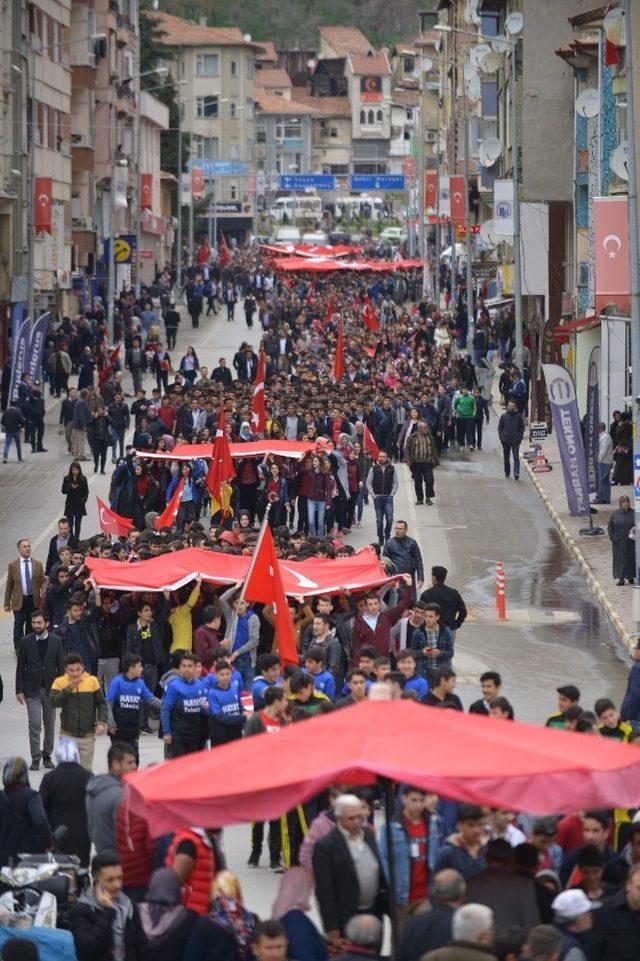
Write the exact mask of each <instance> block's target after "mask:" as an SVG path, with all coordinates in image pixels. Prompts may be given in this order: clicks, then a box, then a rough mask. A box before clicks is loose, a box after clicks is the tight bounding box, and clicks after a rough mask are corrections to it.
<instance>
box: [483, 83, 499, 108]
mask: <svg viewBox="0 0 640 961" xmlns="http://www.w3.org/2000/svg"><path fill="white" fill-rule="evenodd" d="M480 91H481V104H482V108H481V109H482V116H483V117H497V116H498V84H497V81H495V80H491V81H490V82H485V83H481V84H480Z"/></svg>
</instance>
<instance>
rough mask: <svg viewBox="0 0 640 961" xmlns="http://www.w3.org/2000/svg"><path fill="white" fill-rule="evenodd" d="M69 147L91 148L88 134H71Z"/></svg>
mask: <svg viewBox="0 0 640 961" xmlns="http://www.w3.org/2000/svg"><path fill="white" fill-rule="evenodd" d="M71 146H72V147H91V146H93V144H92V143H91V137H90V136H89V134H88V133H72V134H71Z"/></svg>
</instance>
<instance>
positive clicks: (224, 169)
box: [190, 159, 249, 177]
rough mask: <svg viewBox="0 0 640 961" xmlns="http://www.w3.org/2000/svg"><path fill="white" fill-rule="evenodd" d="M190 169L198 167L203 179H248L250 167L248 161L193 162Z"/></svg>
mask: <svg viewBox="0 0 640 961" xmlns="http://www.w3.org/2000/svg"><path fill="white" fill-rule="evenodd" d="M190 167H191V168H193V167H197V168H198V169H199V170H201V171H202V176H203V177H246V176H247V173H248V172H249V165H248V163H247V162H246V160H206V159H202V160H191V161H190Z"/></svg>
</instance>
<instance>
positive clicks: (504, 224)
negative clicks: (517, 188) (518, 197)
mask: <svg viewBox="0 0 640 961" xmlns="http://www.w3.org/2000/svg"><path fill="white" fill-rule="evenodd" d="M513 208H514V192H513V180H496V181H495V183H494V185H493V219H494V221H495V228H494V231H493V232H494V234H495V235H496V237H513V234H514V230H515V227H514V224H513Z"/></svg>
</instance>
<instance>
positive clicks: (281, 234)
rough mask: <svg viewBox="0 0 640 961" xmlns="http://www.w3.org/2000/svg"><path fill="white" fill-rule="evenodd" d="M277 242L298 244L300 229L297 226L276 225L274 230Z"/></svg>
mask: <svg viewBox="0 0 640 961" xmlns="http://www.w3.org/2000/svg"><path fill="white" fill-rule="evenodd" d="M276 243H277V244H299V243H300V231H299V230H298V228H297V227H278V230H277V231H276Z"/></svg>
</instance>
